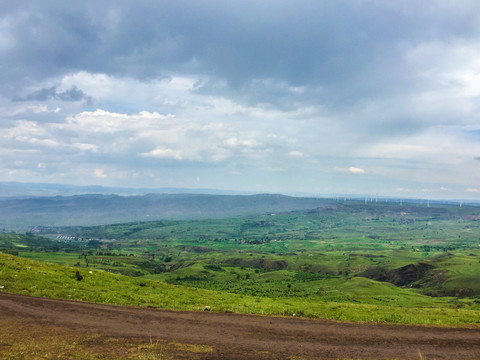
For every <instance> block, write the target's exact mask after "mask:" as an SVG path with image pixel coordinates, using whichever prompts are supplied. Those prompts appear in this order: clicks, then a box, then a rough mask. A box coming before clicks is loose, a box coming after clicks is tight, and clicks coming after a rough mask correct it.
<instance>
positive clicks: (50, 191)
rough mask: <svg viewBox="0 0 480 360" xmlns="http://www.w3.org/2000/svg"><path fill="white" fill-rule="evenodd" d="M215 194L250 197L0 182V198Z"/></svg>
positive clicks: (214, 191)
mask: <svg viewBox="0 0 480 360" xmlns="http://www.w3.org/2000/svg"><path fill="white" fill-rule="evenodd" d="M187 193H188V194H215V195H251V194H252V193H249V192H240V191H230V190H218V189H188V188H166V187H162V188H126V187H108V186H100V185H89V186H78V185H68V184H47V183H21V182H0V198H11V197H17V198H18V197H23V198H25V197H31V196H58V195H62V196H70V195H82V194H116V195H146V194H187Z"/></svg>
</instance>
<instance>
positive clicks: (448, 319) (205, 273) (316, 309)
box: [0, 201, 480, 325]
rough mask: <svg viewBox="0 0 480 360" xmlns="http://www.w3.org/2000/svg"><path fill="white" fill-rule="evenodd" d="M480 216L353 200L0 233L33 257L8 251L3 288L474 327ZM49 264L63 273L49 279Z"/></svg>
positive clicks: (479, 310)
mask: <svg viewBox="0 0 480 360" xmlns="http://www.w3.org/2000/svg"><path fill="white" fill-rule="evenodd" d="M479 214H480V208H478V207H473V206H463V207H459V206H453V205H439V204H435V205H434V206H430V207H427V206H425V205H424V204H406V205H403V206H400V205H399V204H393V203H370V204H363V203H361V202H353V201H352V202H348V203H343V202H338V203H336V204H333V205H329V206H325V207H321V208H318V209H313V210H309V211H294V212H285V213H279V214H265V215H261V216H249V217H237V218H231V219H210V220H194V221H155V222H137V223H126V224H115V225H104V226H94V227H55V228H53V227H50V228H49V227H42V228H37V229H35V232H34V233H28V234H26V235H20V234H2V235H0V250H1V251H2V252H3V253H9V254H13V255H15V256H20V257H22V258H27V259H29V260H24V259H20V258H14V257H10V256H8V255H2V261H1V263H2V264H3V265H0V281H2V282H3V283H5V285H3V286H5V288H4V290H2V291H9V292H18V293H23V294H31V295H39V296H51V297H59V298H72V299H81V300H87V301H97V302H104V303H116V304H121V305H134V306H155V307H162V308H168V309H189V310H203V308H204V307H205V306H207V305H208V306H211V307H212V310H215V311H232V312H241V313H256V314H269V315H287V316H292V315H293V314H295V316H305V317H318V318H328V319H336V320H342V321H374V322H376V321H379V322H393V323H419V324H443V325H454V324H478V323H479V320H480V317H479V314H480V282H479V281H478V279H479V278H480V246H479V244H480V242H479V238H480V236H479V234H480V231H479V230H480V222H479V218H480V217H479ZM30 260H35V261H41V262H42V263H39V262H34V263H27V262H28V261H30ZM23 262H25V264H24V265H20V264H23ZM44 263H54V264H58V265H52V264H49V265H47V264H44ZM12 264H18V265H15V266H16V267H15V266H14V265H12ZM60 265H61V266H60ZM28 267H30V268H32V269H33V268H42V267H45V269H47V268H48V269H47V270H44V271H43V270H39V271H26V270H24V269H25V268H28ZM70 267H74V269H78V270H79V271H80V272H81V273H82V274H84V277H85V280H84V281H81V282H77V281H76V280H75V279H74V276H73V275H74V273H75V271H74V270H73V269H72V268H70ZM15 269H16V270H15ZM22 269H23V270H22ZM42 271H43V272H47V273H48V274H51V276H52V277H58V279H57V280H51V281H52V282H49V281H50V280H48V282H46V283H45V284H43V282H44V281H46V279H47V277H45V276H42V275H41V272H42ZM39 272H40V274H39ZM72 274H73V275H72ZM7 275H8V276H7ZM15 275H16V276H15ZM34 275H35V276H34ZM19 277H22V280H21V282H19V283H18V284H17V280H20V279H17V278H19ZM48 278H49V277H48ZM36 282H38V284H39V285H33V284H36ZM66 282H68V283H70V284H71V285H70V286H69V287H68V288H65V287H62V286H59V284H61V283H66ZM142 282H145V284H147V286H145V287H141V288H140V287H139V283H142ZM117 284H118V285H120V284H122V285H121V286H115V285H117ZM1 285H2V284H0V286H1ZM40 285H41V286H40ZM87 285H88V286H87ZM39 287H41V289H39Z"/></svg>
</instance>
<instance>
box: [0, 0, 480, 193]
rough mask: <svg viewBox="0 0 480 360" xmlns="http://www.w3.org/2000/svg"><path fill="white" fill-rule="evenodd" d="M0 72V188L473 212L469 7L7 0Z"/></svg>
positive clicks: (474, 56) (473, 60) (473, 18)
mask: <svg viewBox="0 0 480 360" xmlns="http://www.w3.org/2000/svg"><path fill="white" fill-rule="evenodd" d="M0 69H1V71H0V77H1V79H0V81H1V86H0V181H20V182H46V183H64V184H77V185H91V184H98V185H105V186H123V187H183V188H185V187H186V188H216V189H230V190H241V191H252V192H283V193H294V192H307V193H318V194H334V193H355V194H371V195H376V194H378V195H385V196H404V197H421V198H432V199H433V198H464V199H480V2H478V1H476V0H472V1H468V0H457V1H455V2H452V1H447V0H431V1H425V2H424V1H413V0H411V1H409V0H402V1H384V0H348V1H347V0H345V1H339V0H324V1H313V0H297V1H290V0H278V1H271V0H269V1H263V0H255V1H250V0H241V1H236V0H234V1H223V0H222V1H219V0H191V1H184V0H175V1H169V0H162V1H139V0H136V1H126V0H114V1H113V0H112V1H108V0H106V1H88V0H86V1H76V2H74V1H61V0H58V1H54V0H42V1H40V0H39V1H29V0H22V1H18V0H2V2H1V4H0Z"/></svg>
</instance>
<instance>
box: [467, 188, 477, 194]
mask: <svg viewBox="0 0 480 360" xmlns="http://www.w3.org/2000/svg"><path fill="white" fill-rule="evenodd" d="M465 191H466V192H469V193H478V192H479V190H478V189H477V188H467V189H465Z"/></svg>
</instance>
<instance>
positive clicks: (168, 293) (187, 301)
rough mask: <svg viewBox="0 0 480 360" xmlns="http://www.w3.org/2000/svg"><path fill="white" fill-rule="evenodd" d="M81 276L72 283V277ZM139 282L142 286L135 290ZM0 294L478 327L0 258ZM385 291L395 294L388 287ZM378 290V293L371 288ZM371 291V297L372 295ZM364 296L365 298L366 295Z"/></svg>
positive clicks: (444, 310)
mask: <svg viewBox="0 0 480 360" xmlns="http://www.w3.org/2000/svg"><path fill="white" fill-rule="evenodd" d="M77 270H79V271H81V275H82V276H83V279H82V280H81V281H78V280H77V278H76V275H75V272H76V271H77ZM141 282H143V283H144V284H145V286H140V284H141ZM0 284H1V285H0V286H1V290H0V291H1V292H8V293H15V294H25V295H32V296H41V297H51V298H59V299H67V300H78V301H91V302H98V303H105V304H115V305H122V306H144V307H146V306H148V307H158V308H162V309H174V310H197V311H200V310H204V309H205V306H210V307H211V310H212V311H221V312H236V313H247V314H265V315H282V316H293V315H294V314H295V316H306V317H314V318H324V319H333V320H341V321H364V322H365V321H366V322H391V323H410V324H412V323H418V324H442V325H465V324H478V323H479V322H480V311H479V310H466V309H452V308H451V306H450V305H449V304H448V303H444V304H442V303H441V302H438V303H437V304H435V306H428V307H421V306H415V307H399V306H388V305H383V306H382V305H368V304H354V303H343V302H329V301H321V300H320V299H314V298H296V299H295V298H278V299H271V298H267V297H254V296H242V295H239V294H232V293H228V292H218V291H209V290H202V289H195V288H190V287H182V286H175V285H170V284H165V283H162V282H158V281H153V280H141V281H140V279H138V278H132V277H127V276H122V275H117V274H111V273H108V272H105V271H101V270H88V271H86V270H85V269H83V268H82V269H77V268H71V267H67V266H62V265H55V264H48V263H42V262H37V261H32V260H27V259H22V258H18V257H14V256H11V255H6V254H3V253H0ZM377 285H378V286H380V287H382V289H384V288H385V285H384V284H376V283H375V282H374V281H371V280H367V279H363V280H362V279H354V280H352V281H351V282H350V283H349V284H347V285H346V287H344V289H343V291H346V290H347V287H348V291H349V292H351V293H352V294H353V293H355V294H357V295H358V294H368V293H369V292H370V291H371V290H372V287H376V286H377ZM387 288H388V289H389V290H390V291H391V292H392V294H394V295H395V296H398V294H400V293H395V291H394V288H393V287H389V286H387ZM377 290H378V289H377ZM377 290H375V292H376V291H377ZM367 296H368V295H367Z"/></svg>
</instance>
